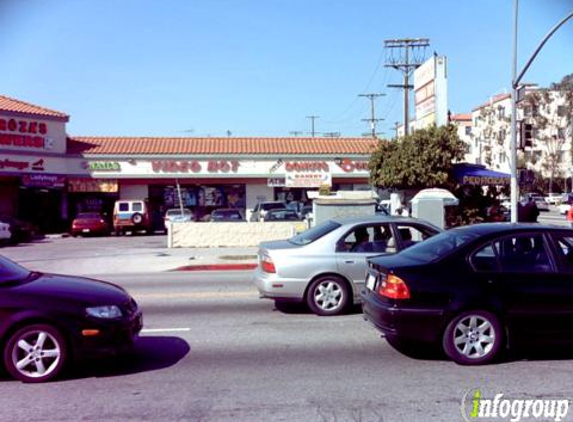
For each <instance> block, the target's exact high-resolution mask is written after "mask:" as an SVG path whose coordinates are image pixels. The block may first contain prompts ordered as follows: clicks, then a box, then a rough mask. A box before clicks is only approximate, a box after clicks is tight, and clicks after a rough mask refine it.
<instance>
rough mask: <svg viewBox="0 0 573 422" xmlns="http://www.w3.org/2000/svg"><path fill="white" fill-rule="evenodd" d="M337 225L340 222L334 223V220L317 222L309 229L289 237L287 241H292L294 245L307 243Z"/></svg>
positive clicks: (335, 227)
mask: <svg viewBox="0 0 573 422" xmlns="http://www.w3.org/2000/svg"><path fill="white" fill-rule="evenodd" d="M339 227H340V224H338V223H335V222H334V221H325V222H324V223H322V224H318V225H316V226H314V227H313V228H311V229H308V230H305V231H303V232H302V233H300V234H297V235H296V236H294V237H291V238H290V239H289V242H291V243H294V244H295V245H308V244H309V243H312V242H314V241H315V240H317V239H320V238H321V237H323V236H325V235H327V234H328V233H330V232H331V231H333V230H336V229H337V228H339Z"/></svg>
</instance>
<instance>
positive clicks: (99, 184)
mask: <svg viewBox="0 0 573 422" xmlns="http://www.w3.org/2000/svg"><path fill="white" fill-rule="evenodd" d="M118 191H119V189H118V184H117V180H112V179H109V180H100V179H70V180H68V192H102V193H116V192H118Z"/></svg>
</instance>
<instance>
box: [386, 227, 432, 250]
mask: <svg viewBox="0 0 573 422" xmlns="http://www.w3.org/2000/svg"><path fill="white" fill-rule="evenodd" d="M396 228H397V229H398V233H399V234H400V238H401V239H402V246H403V247H404V248H409V247H410V246H413V245H415V244H416V243H418V242H421V241H423V240H426V239H428V238H430V237H432V236H434V235H436V234H437V233H438V231H437V230H430V229H428V228H427V227H419V226H412V225H409V224H397V225H396Z"/></svg>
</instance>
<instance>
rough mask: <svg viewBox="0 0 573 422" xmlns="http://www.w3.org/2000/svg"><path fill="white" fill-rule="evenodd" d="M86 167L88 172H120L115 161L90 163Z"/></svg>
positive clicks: (119, 167)
mask: <svg viewBox="0 0 573 422" xmlns="http://www.w3.org/2000/svg"><path fill="white" fill-rule="evenodd" d="M86 165H87V168H88V170H90V171H121V166H120V165H119V163H118V162H117V161H90V162H88V163H86Z"/></svg>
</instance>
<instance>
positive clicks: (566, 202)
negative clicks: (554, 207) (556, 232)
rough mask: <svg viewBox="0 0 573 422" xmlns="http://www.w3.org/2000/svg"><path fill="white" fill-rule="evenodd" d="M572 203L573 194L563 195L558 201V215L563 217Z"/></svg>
mask: <svg viewBox="0 0 573 422" xmlns="http://www.w3.org/2000/svg"><path fill="white" fill-rule="evenodd" d="M572 203H573V193H564V194H563V195H562V196H561V199H560V200H559V206H558V208H559V214H562V215H565V214H567V211H569V208H571V204H572Z"/></svg>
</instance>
